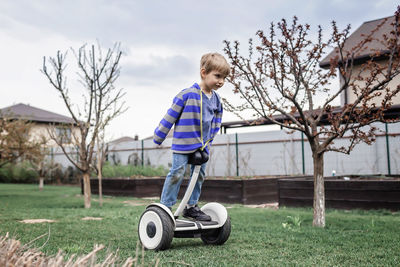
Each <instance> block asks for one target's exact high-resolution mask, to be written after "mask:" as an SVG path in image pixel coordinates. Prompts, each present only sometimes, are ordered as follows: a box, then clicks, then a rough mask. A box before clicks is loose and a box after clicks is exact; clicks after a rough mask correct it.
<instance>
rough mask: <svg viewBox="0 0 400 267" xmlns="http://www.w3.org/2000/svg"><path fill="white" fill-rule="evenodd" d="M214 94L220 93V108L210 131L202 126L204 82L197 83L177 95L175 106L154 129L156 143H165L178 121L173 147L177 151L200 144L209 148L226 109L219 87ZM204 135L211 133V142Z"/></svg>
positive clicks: (193, 149) (218, 105)
mask: <svg viewBox="0 0 400 267" xmlns="http://www.w3.org/2000/svg"><path fill="white" fill-rule="evenodd" d="M214 94H215V95H216V97H217V109H216V111H215V114H214V117H213V119H212V120H211V125H210V127H209V129H210V132H209V134H208V135H206V133H203V132H202V127H201V125H202V111H203V110H202V98H203V93H202V91H201V89H200V86H199V85H198V84H196V83H195V84H194V85H192V87H190V88H187V89H184V90H182V91H181V92H180V93H179V94H178V95H177V96H175V98H174V100H173V103H172V106H171V107H170V108H169V109H168V111H167V114H166V115H165V116H164V118H163V119H162V120H161V122H160V124H159V125H158V127H157V128H156V130H155V131H154V139H153V141H154V143H156V144H161V143H162V142H163V141H164V140H165V138H166V137H167V135H168V132H169V131H170V130H171V128H172V126H173V125H174V124H175V127H174V134H173V139H172V148H171V149H172V151H173V152H175V153H181V154H188V153H192V152H194V151H196V150H197V149H199V148H204V149H205V150H206V151H207V152H208V150H209V146H210V145H211V143H212V140H213V138H214V137H215V135H216V134H217V133H218V131H219V128H220V127H221V119H222V112H223V109H222V103H221V100H220V97H219V96H218V94H217V93H216V92H215V91H214ZM203 135H206V136H209V137H210V139H209V140H206V141H208V142H205V141H204V140H202V138H203Z"/></svg>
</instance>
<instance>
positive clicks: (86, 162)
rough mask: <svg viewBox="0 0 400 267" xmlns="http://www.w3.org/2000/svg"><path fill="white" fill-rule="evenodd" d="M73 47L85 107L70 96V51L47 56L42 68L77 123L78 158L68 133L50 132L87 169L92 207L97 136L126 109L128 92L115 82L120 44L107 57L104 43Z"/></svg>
mask: <svg viewBox="0 0 400 267" xmlns="http://www.w3.org/2000/svg"><path fill="white" fill-rule="evenodd" d="M71 50H72V52H73V53H74V55H75V59H76V61H77V69H78V71H77V74H78V76H79V81H80V83H81V84H82V90H83V95H84V104H83V107H81V108H79V106H77V104H76V103H74V102H73V101H72V100H71V99H70V96H69V88H68V87H67V83H66V75H65V69H66V58H67V52H65V53H61V52H60V51H58V52H57V56H56V57H55V58H53V57H50V58H48V59H46V57H44V60H43V68H42V70H41V71H42V73H43V74H44V75H45V76H46V77H47V78H48V80H49V82H50V83H51V85H52V86H53V87H54V88H55V89H56V90H57V92H58V93H59V94H60V96H61V98H62V99H63V101H64V104H65V106H66V107H67V109H68V111H69V113H70V115H71V117H72V119H73V120H74V125H71V134H72V144H73V146H75V147H76V148H77V151H78V154H79V157H78V159H74V158H73V157H72V156H71V155H70V154H69V153H68V152H69V151H68V149H67V147H68V145H66V144H65V142H64V141H65V137H66V136H65V135H62V134H61V135H60V134H57V133H56V132H55V130H54V129H53V130H52V131H50V136H51V138H52V139H53V140H54V141H55V142H56V143H57V144H58V145H59V146H60V147H61V149H62V151H63V152H64V154H65V155H66V157H67V158H68V159H69V161H70V162H71V163H72V164H73V165H74V166H75V167H76V168H78V169H79V170H80V171H81V172H82V173H83V184H84V186H83V187H84V197H85V208H90V206H91V190H90V172H91V170H92V169H93V151H94V147H95V143H96V138H97V136H98V133H99V131H100V130H101V129H104V128H105V127H106V126H107V125H108V124H109V123H110V121H111V120H112V119H114V118H115V117H117V116H118V115H120V114H121V113H123V112H124V111H125V110H126V109H125V107H124V104H125V102H121V100H122V98H123V96H124V95H125V93H124V91H123V89H118V88H116V87H115V86H114V84H115V81H116V80H117V79H118V77H119V75H120V66H119V63H120V59H121V55H122V52H121V50H120V45H119V44H115V45H114V46H113V48H110V49H108V50H107V52H106V53H105V56H104V57H103V53H102V49H101V48H100V46H98V48H97V51H96V49H95V46H94V45H92V46H91V48H90V49H87V48H86V46H85V45H84V46H82V47H81V48H80V49H79V50H78V51H77V52H76V51H75V50H73V49H71ZM48 65H49V66H50V70H49V69H48ZM74 127H77V128H78V131H74Z"/></svg>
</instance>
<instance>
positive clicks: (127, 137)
mask: <svg viewBox="0 0 400 267" xmlns="http://www.w3.org/2000/svg"><path fill="white" fill-rule="evenodd" d="M131 141H137V139H135V138H133V137H130V136H123V137H120V138H117V139H115V140H112V141H110V142H108V144H110V145H116V144H119V143H123V142H131Z"/></svg>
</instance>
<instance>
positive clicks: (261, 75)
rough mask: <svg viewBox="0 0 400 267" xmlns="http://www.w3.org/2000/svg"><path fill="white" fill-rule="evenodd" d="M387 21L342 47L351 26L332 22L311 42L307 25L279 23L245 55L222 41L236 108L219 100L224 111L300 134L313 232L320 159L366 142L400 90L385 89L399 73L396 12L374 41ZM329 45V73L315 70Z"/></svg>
mask: <svg viewBox="0 0 400 267" xmlns="http://www.w3.org/2000/svg"><path fill="white" fill-rule="evenodd" d="M386 22H387V21H384V22H383V23H381V24H380V25H378V26H377V28H376V29H374V30H372V31H371V33H370V34H369V35H365V36H364V37H363V38H362V40H360V41H359V42H358V43H357V44H355V45H354V46H351V47H348V46H345V44H346V40H347V39H348V37H349V32H350V25H349V26H347V27H346V28H345V29H344V30H343V31H339V30H338V27H337V26H336V23H335V22H332V31H331V33H330V36H329V37H328V38H327V40H325V41H324V38H323V34H322V28H321V27H320V26H318V32H317V33H318V35H317V38H313V37H312V36H310V26H309V25H308V24H299V23H298V19H297V18H296V17H294V18H293V20H292V23H291V25H289V24H288V23H287V21H286V20H285V19H282V20H281V21H280V22H279V23H278V24H277V25H275V24H274V23H271V26H270V28H269V32H268V33H264V32H263V31H261V30H260V31H258V32H257V37H258V38H259V44H258V45H253V41H252V40H251V39H250V41H249V53H248V55H247V56H242V55H241V54H240V53H239V46H240V45H239V42H237V41H235V42H234V43H233V44H232V43H231V42H229V41H224V43H225V48H224V51H225V53H226V55H227V56H228V57H229V60H230V63H231V68H232V71H231V75H230V77H228V81H229V82H230V83H231V84H232V85H233V87H234V88H233V90H234V92H235V93H237V94H239V96H240V99H241V103H240V104H232V103H233V102H232V101H230V102H228V101H226V100H225V104H226V107H227V109H229V110H230V111H232V112H235V113H236V114H238V115H239V116H240V114H243V112H245V111H250V113H252V114H253V115H254V116H256V117H257V118H258V122H259V123H262V122H263V121H265V120H267V121H270V122H273V123H275V124H278V125H280V126H281V127H284V128H288V129H290V130H293V131H299V132H302V133H304V135H305V136H306V137H307V139H308V142H309V144H310V147H311V151H312V156H313V165H314V204H313V205H314V219H313V225H314V226H319V227H324V226H325V193H324V173H323V170H324V153H325V152H328V151H337V152H342V153H347V154H349V153H350V151H351V150H352V149H353V148H354V146H355V145H356V144H358V143H360V142H365V143H367V144H370V143H371V142H373V141H374V140H375V135H374V134H375V130H376V128H375V127H373V126H372V125H370V124H371V123H373V122H377V121H383V120H384V117H383V115H384V111H385V110H386V109H388V108H390V106H391V104H392V102H391V100H392V98H393V96H395V95H396V94H397V93H398V92H399V91H400V85H395V86H394V88H393V87H392V88H389V86H388V84H389V82H390V81H392V80H393V79H394V78H395V77H397V76H398V75H399V74H400V65H399V63H400V61H399V52H400V48H399V32H400V29H399V8H398V10H397V12H396V15H395V17H394V19H393V23H391V24H390V25H391V30H390V31H389V32H386V33H385V34H384V35H383V36H380V37H379V38H374V34H375V33H376V32H377V31H378V30H379V29H380V27H382V25H383V24H384V23H386ZM372 42H378V43H379V44H380V46H381V47H382V48H383V49H380V50H379V51H374V52H372V53H369V55H368V58H367V59H366V61H365V63H363V64H362V66H361V68H360V70H358V71H355V68H354V62H355V59H356V58H357V56H359V55H360V54H362V53H363V52H365V51H367V48H368V45H369V44H371V43H372ZM332 46H335V47H336V56H335V57H334V58H333V59H331V60H330V67H329V69H327V70H324V69H321V68H320V66H319V62H321V60H322V58H323V57H324V56H325V55H326V50H327V49H331V47H332ZM382 51H384V53H382ZM382 57H384V58H385V59H386V60H385V61H384V63H382V61H381V60H378V59H382ZM337 69H338V71H339V73H340V75H341V77H342V79H343V81H342V83H341V86H340V88H338V89H336V90H333V89H331V88H330V87H329V86H330V85H331V83H332V81H333V80H334V79H336V78H337V74H338V72H337ZM365 73H368V76H367V77H365ZM349 90H351V91H353V92H354V93H355V95H356V99H355V100H354V101H353V102H352V103H348V104H346V105H344V106H341V107H336V108H335V107H333V106H332V102H333V101H334V100H335V99H337V98H338V97H339V96H340V95H341V94H342V93H343V92H345V91H349ZM377 97H380V98H381V99H382V101H381V103H380V105H376V104H374V103H373V100H374V99H376V98H377ZM318 102H320V104H318ZM256 121H257V120H256ZM366 126H367V127H366ZM345 134H346V135H349V139H348V140H349V142H348V144H347V145H345V146H340V147H337V146H335V144H334V140H335V139H336V138H340V137H343V136H344V135H345Z"/></svg>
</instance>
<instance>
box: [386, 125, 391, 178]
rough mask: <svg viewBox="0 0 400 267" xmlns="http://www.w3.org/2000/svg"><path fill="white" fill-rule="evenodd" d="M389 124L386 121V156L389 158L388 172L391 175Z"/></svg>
mask: <svg viewBox="0 0 400 267" xmlns="http://www.w3.org/2000/svg"><path fill="white" fill-rule="evenodd" d="M388 132H389V131H388V124H387V122H385V136H386V158H387V167H388V174H389V175H391V174H392V172H391V170H390V150H389V134H388Z"/></svg>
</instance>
